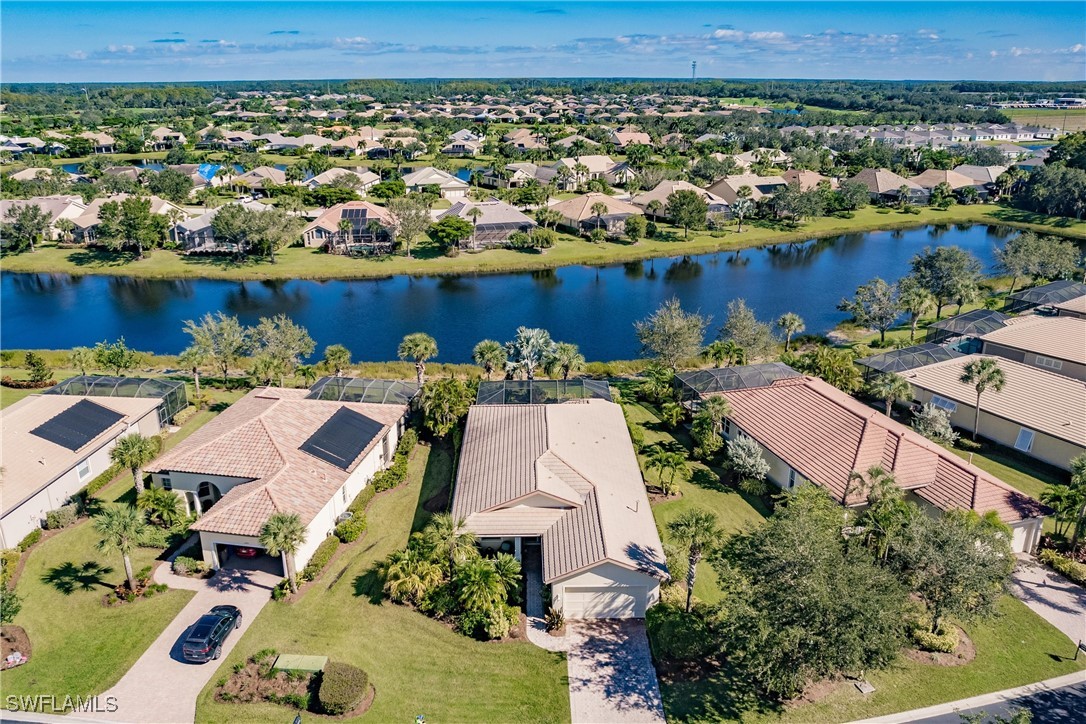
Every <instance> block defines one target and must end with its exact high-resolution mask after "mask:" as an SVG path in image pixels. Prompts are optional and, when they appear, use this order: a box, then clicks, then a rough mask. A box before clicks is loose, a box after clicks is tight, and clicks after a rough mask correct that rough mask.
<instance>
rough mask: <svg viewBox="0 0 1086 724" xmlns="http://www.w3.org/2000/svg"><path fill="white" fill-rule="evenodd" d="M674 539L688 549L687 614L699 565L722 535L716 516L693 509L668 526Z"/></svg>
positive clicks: (702, 510) (703, 510)
mask: <svg viewBox="0 0 1086 724" xmlns="http://www.w3.org/2000/svg"><path fill="white" fill-rule="evenodd" d="M667 530H668V532H669V533H670V534H671V537H672V539H674V540H675V542H676V543H678V544H679V545H682V546H685V547H686V549H687V560H688V561H689V567H688V568H687V571H686V612H687V613H690V604H691V602H692V599H693V596H694V582H695V581H696V580H697V577H698V563H700V562H701V558H702V555H703V554H704V552H705V550H706V549H707V548H709V547H711V546H712V545H713V544H714V543H715V542H716V540H717V539H718V538H720V536H721V535H722V532H721V530H720V526H719V524H718V523H717V518H716V515H714V514H713V513H712V512H710V511H708V510H705V509H704V508H691V509H690V510H687V511H685V512H683V513H682V514H680V515H679V517H677V518H676V519H675V520H673V521H671V522H670V523H668V524H667Z"/></svg>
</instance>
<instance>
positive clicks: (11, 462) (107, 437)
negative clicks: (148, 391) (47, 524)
mask: <svg viewBox="0 0 1086 724" xmlns="http://www.w3.org/2000/svg"><path fill="white" fill-rule="evenodd" d="M161 404H162V400H161V399H160V398H153V397H150V398H147V397H143V398H132V397H107V396H101V397H100V396H79V395H50V394H42V395H30V396H29V397H26V398H23V399H22V400H20V401H19V402H16V403H15V404H13V405H10V406H9V407H7V408H5V409H3V410H0V431H2V435H0V439H2V443H0V467H2V468H3V486H2V490H3V495H2V498H3V501H2V504H0V548H13V547H15V546H16V545H17V544H18V543H19V541H21V540H22V539H23V538H25V537H26V536H27V535H28V534H29V533H31V532H32V531H33V530H34V529H36V528H38V527H40V526H41V524H42V521H43V520H44V519H45V514H46V513H48V512H49V511H50V510H56V509H57V508H59V507H61V506H62V505H64V504H65V503H67V502H68V501H69V499H70V498H71V496H72V495H74V494H75V493H76V492H78V491H79V490H80V489H82V488H83V487H85V486H86V485H87V483H89V482H90V481H92V480H94V478H96V477H97V476H98V475H100V474H102V473H103V472H104V471H105V470H106V468H108V467H109V466H110V463H111V461H110V459H109V451H110V450H111V449H112V448H113V445H114V444H115V443H116V441H117V438H119V437H121V436H123V435H126V434H128V433H130V432H137V431H138V432H139V433H140V434H142V435H156V434H158V432H159V430H160V425H159V416H158V408H159V406H160V405H161Z"/></svg>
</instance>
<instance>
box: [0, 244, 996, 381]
mask: <svg viewBox="0 0 1086 724" xmlns="http://www.w3.org/2000/svg"><path fill="white" fill-rule="evenodd" d="M1016 233H1017V232H1016V231H1014V230H1012V229H1009V228H1006V227H995V226H986V225H975V226H968V225H959V226H945V227H944V226H939V227H935V226H929V227H922V228H917V229H907V230H897V231H874V232H868V233H861V234H847V235H843V236H838V237H833V238H828V239H821V240H815V241H809V242H806V243H801V244H781V245H778V246H776V247H767V248H761V249H745V250H743V251H741V252H740V253H739V254H738V255H736V253H735V252H719V253H715V254H703V255H699V256H676V257H673V258H660V259H653V260H645V261H642V262H634V263H630V264H619V265H613V266H605V267H585V266H572V267H563V268H560V269H554V270H545V271H537V272H523V273H509V274H494V275H459V276H426V277H411V276H397V277H391V278H387V279H375V280H355V281H305V280H286V281H263V282H260V281H249V282H230V281H215V280H208V279H197V280H172V281H171V280H153V279H136V278H132V277H110V276H86V277H73V276H69V275H67V274H11V273H4V274H2V275H0V301H2V308H0V320H2V325H0V346H3V347H4V348H5V349H12V348H53V349H63V348H68V347H72V346H75V345H93V344H94V343H95V342H98V341H101V340H103V339H106V340H113V339H116V338H117V337H120V336H122V335H123V336H124V337H125V339H126V341H127V342H128V344H129V345H130V346H131V347H134V348H136V349H140V350H146V351H151V352H159V353H176V352H179V351H180V350H181V349H182V348H184V347H185V346H186V345H187V344H188V341H189V340H188V337H187V336H186V335H185V334H184V333H183V332H182V324H183V322H184V320H186V319H195V318H198V317H200V316H202V315H203V314H204V313H205V312H216V311H219V310H222V311H224V312H226V313H227V314H233V315H237V316H238V317H239V318H240V319H241V320H242V322H243V323H245V324H255V323H256V322H257V320H258V319H259V318H260V317H270V316H272V315H275V314H280V313H283V314H287V315H289V316H290V317H292V318H293V319H294V320H295V321H296V322H298V323H299V324H302V325H304V326H305V327H306V328H307V329H308V330H309V332H310V334H311V335H312V336H313V338H314V339H315V340H316V341H317V350H318V353H319V351H320V350H322V349H323V348H324V346H325V345H329V344H333V343H341V344H345V345H347V347H348V348H350V350H351V352H352V354H353V356H354V359H356V360H363V361H383V360H390V359H394V358H395V356H396V345H397V344H398V343H399V341H400V339H401V338H402V337H403V336H404V335H405V334H407V333H409V332H417V331H424V332H427V333H429V334H431V335H433V336H434V337H435V338H436V339H437V341H438V346H439V348H440V351H441V354H440V360H441V361H446V362H466V361H469V359H470V356H471V349H472V347H473V346H474V345H475V343H476V342H478V341H479V340H480V339H484V338H493V339H497V340H500V341H505V340H508V339H510V338H511V337H512V336H513V333H514V332H515V330H516V328H517V327H518V326H520V325H525V326H529V327H544V328H546V329H548V330H550V332H551V334H552V335H553V337H554V338H555V339H556V340H560V341H569V342H575V343H577V344H579V345H580V347H581V351H582V352H583V353H584V355H585V357H587V358H588V359H589V360H614V359H631V358H635V357H637V356H639V350H638V343H637V339H636V337H635V336H634V330H633V323H634V321H636V320H638V319H642V318H644V317H646V316H647V315H649V314H651V313H652V311H653V310H654V309H656V308H657V307H658V306H659V305H660V303H661V302H662V301H664V300H666V299H668V298H669V297H671V296H677V297H678V298H679V299H680V300H681V301H682V303H683V306H684V307H686V308H687V309H690V310H700V311H701V312H702V313H703V314H708V315H712V317H713V323H712V327H711V330H710V335H715V334H716V330H717V328H718V326H719V324H720V322H722V321H723V317H724V313H725V308H726V307H727V304H728V302H729V301H730V300H731V299H734V298H736V297H743V298H745V299H746V300H747V303H748V304H749V305H751V306H752V307H753V308H754V310H755V312H756V313H757V314H758V316H759V318H761V319H764V320H767V321H768V320H773V319H776V318H777V317H778V316H779V315H781V314H783V313H784V312H788V311H793V312H797V313H799V314H800V315H801V316H802V317H803V318H804V319H805V320H806V323H807V331H808V332H811V333H815V332H827V331H829V330H831V329H832V328H833V327H834V326H835V325H836V324H837V323H838V322H840V321H841V320H842V319H844V318H845V316H846V315H845V314H843V313H842V312H838V311H837V310H836V306H837V303H838V302H839V301H840V300H841V298H842V297H845V296H850V295H851V294H852V293H853V292H854V291H855V289H856V287H857V286H858V285H860V284H863V283H865V282H867V281H869V280H870V279H871V278H873V277H875V276H881V277H883V278H885V279H888V280H894V279H897V278H899V277H901V276H902V275H904V274H905V273H907V272H908V269H909V260H910V259H911V258H912V257H913V255H915V254H916V253H918V252H919V251H920V250H921V249H923V248H924V247H925V246H929V245H957V246H960V247H962V248H964V249H967V250H969V251H971V252H972V253H973V254H975V255H976V256H977V257H978V258H979V259H980V260H981V262H982V264H983V265H984V268H985V270H986V271H991V270H992V266H993V264H994V258H993V251H994V250H995V248H997V247H998V246H1000V245H1002V243H1003V242H1004V241H1005V240H1006V239H1008V238H1010V237H1012V236H1014V235H1015V234H1016ZM676 246H679V244H676Z"/></svg>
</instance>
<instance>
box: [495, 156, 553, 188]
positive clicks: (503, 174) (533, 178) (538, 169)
mask: <svg viewBox="0 0 1086 724" xmlns="http://www.w3.org/2000/svg"><path fill="white" fill-rule="evenodd" d="M557 175H558V172H557V171H556V170H555V169H553V168H551V167H550V166H540V165H538V164H535V163H528V162H523V163H519V162H518V163H507V164H505V165H504V166H502V167H501V168H500V169H495V168H488V169H486V170H485V171H483V172H482V173H481V174H480V175H479V185H480V186H484V187H486V188H491V189H517V188H522V187H524V186H527V185H529V184H531V183H533V182H535V183H538V184H539V185H541V186H546V185H547V184H549V183H551V182H552V181H555V180H556V177H557Z"/></svg>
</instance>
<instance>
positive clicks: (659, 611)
mask: <svg viewBox="0 0 1086 724" xmlns="http://www.w3.org/2000/svg"><path fill="white" fill-rule="evenodd" d="M701 613H702V612H701V610H700V609H699V608H694V610H692V611H691V612H690V613H689V614H688V613H686V611H685V609H684V606H683V604H682V603H679V602H672V601H661V602H660V603H659V604H657V605H656V606H653V607H652V608H650V609H649V610H648V613H647V614H646V615H645V626H646V627H647V629H648V631H649V640H650V641H652V653H653V655H654V656H655V657H656V658H658V659H661V660H663V661H695V660H700V659H704V658H706V657H707V656H711V655H712V654H713V652H714V647H715V643H714V642H715V641H716V637H715V636H713V635H711V632H710V630H709V625H708V623H707V622H706V621H705V618H704V616H702V615H701Z"/></svg>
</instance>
